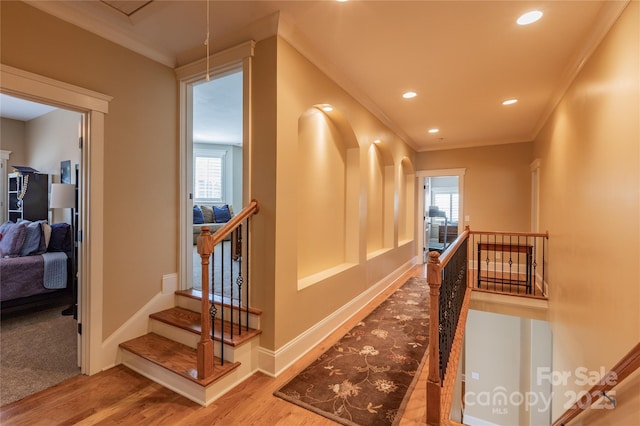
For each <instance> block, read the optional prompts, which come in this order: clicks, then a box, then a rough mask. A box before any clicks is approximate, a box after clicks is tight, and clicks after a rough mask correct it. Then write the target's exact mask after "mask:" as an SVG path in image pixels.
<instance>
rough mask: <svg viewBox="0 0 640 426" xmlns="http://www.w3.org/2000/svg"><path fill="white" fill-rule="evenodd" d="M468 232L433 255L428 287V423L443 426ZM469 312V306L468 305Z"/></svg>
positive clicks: (464, 287)
mask: <svg viewBox="0 0 640 426" xmlns="http://www.w3.org/2000/svg"><path fill="white" fill-rule="evenodd" d="M468 238H469V230H468V228H467V229H465V231H464V232H462V234H460V235H459V236H458V237H457V238H456V239H455V241H453V242H452V243H451V245H450V246H448V248H447V249H446V250H445V251H444V253H442V255H440V253H439V252H437V251H432V252H429V263H428V264H427V284H429V317H430V318H429V321H430V325H429V375H428V378H427V424H428V425H439V424H440V423H441V420H442V413H443V411H442V402H443V400H442V392H443V390H442V389H443V385H444V384H445V382H446V380H449V379H450V377H453V376H452V375H451V374H450V375H448V376H447V367H448V366H449V360H450V358H451V353H452V348H453V342H454V339H455V338H456V332H458V331H459V330H460V328H459V327H460V325H461V324H462V325H463V326H464V324H463V322H461V321H460V318H461V315H462V313H463V309H464V303H465V299H468V298H467V295H468V292H467V288H468V279H467V269H468V256H467V252H468V250H467V246H468V245H467V240H468ZM467 309H468V306H467Z"/></svg>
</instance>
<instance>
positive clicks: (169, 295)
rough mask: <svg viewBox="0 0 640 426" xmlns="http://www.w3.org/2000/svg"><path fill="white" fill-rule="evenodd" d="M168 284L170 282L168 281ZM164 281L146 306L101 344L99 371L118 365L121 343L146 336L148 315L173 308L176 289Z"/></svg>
mask: <svg viewBox="0 0 640 426" xmlns="http://www.w3.org/2000/svg"><path fill="white" fill-rule="evenodd" d="M168 281H169V282H171V281H172V280H171V279H169V280H168ZM166 282H167V281H166V280H164V279H163V284H164V286H163V287H164V288H163V289H162V291H161V292H160V293H158V294H156V295H155V296H154V297H153V298H152V299H151V300H149V302H147V304H146V305H144V306H143V307H142V308H141V309H139V310H138V312H136V313H135V314H133V315H132V316H131V317H130V318H129V319H128V320H127V321H126V322H125V323H124V324H122V325H121V326H120V327H119V328H118V329H117V330H116V331H115V332H114V333H113V334H111V336H109V337H107V338H106V339H105V340H104V342H102V349H101V355H102V356H101V359H100V369H99V370H106V369H108V368H111V367H113V366H115V365H118V364H120V355H119V350H118V346H119V345H120V343H122V342H126V341H127V340H131V339H134V338H136V337H139V336H142V335H144V334H147V333H148V332H149V329H150V325H149V315H150V314H152V313H154V312H158V311H162V310H165V309H169V308H172V307H173V306H175V295H174V292H175V290H176V289H173V290H171V289H170V288H167V287H166Z"/></svg>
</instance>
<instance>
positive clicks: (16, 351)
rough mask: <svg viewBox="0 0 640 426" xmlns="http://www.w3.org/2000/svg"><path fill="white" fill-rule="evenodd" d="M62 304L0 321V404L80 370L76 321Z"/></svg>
mask: <svg viewBox="0 0 640 426" xmlns="http://www.w3.org/2000/svg"><path fill="white" fill-rule="evenodd" d="M63 308H64V307H55V308H50V309H46V310H43V311H40V312H37V313H34V314H28V315H20V316H14V317H11V318H7V319H4V318H3V319H2V322H0V405H5V404H8V403H10V402H13V401H17V400H19V399H22V398H24V397H25V396H27V395H31V394H34V393H36V392H38V391H41V390H43V389H47V388H49V387H51V386H54V385H56V384H58V383H60V382H62V381H63V380H66V379H68V378H70V377H73V376H76V375H78V374H80V368H79V367H78V365H77V364H78V362H77V337H76V328H77V322H76V320H74V319H73V316H63V315H61V314H60V313H61V311H62V309H63Z"/></svg>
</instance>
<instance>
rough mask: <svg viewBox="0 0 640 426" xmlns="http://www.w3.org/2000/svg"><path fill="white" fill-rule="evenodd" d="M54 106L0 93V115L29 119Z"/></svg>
mask: <svg viewBox="0 0 640 426" xmlns="http://www.w3.org/2000/svg"><path fill="white" fill-rule="evenodd" d="M55 109H56V108H55V107H52V106H49V105H43V104H38V103H35V102H31V101H27V100H24V99H18V98H14V97H12V96H9V95H5V94H2V93H0V117H4V118H11V119H12V120H19V121H29V120H33V119H34V118H38V117H40V116H41V115H44V114H47V113H48V112H51V111H53V110H55Z"/></svg>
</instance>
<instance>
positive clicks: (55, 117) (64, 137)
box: [25, 109, 82, 223]
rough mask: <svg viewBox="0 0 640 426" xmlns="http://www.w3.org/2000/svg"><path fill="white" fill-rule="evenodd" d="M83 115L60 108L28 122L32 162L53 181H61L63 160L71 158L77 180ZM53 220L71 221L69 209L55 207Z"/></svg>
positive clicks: (28, 142)
mask: <svg viewBox="0 0 640 426" xmlns="http://www.w3.org/2000/svg"><path fill="white" fill-rule="evenodd" d="M81 117H82V116H81V114H80V113H77V112H74V111H67V110H63V109H58V110H55V111H51V112H50V113H47V114H45V115H42V116H40V117H38V118H34V119H33V120H30V121H28V122H27V123H26V138H25V140H26V151H27V154H26V156H27V159H28V160H27V161H28V165H29V166H31V167H33V168H35V169H36V170H38V171H39V172H40V173H46V174H48V175H49V182H50V183H54V182H55V183H59V182H60V162H61V161H64V160H69V161H71V179H72V183H75V166H76V164H80V160H81V158H80V157H81V151H80V148H79V147H78V133H79V123H80V119H81ZM50 220H51V223H56V222H62V221H64V222H67V223H71V212H70V211H69V209H53V210H51V216H50Z"/></svg>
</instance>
